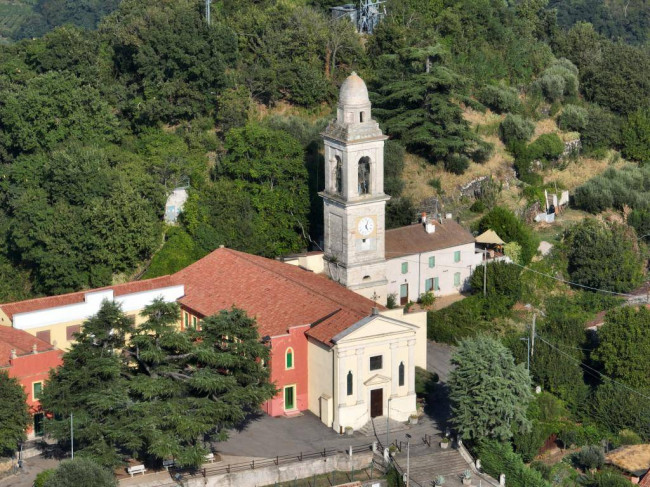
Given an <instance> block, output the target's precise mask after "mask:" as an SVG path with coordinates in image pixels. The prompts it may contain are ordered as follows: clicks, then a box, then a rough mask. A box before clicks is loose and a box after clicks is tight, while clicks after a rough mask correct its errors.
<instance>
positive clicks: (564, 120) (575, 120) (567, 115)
mask: <svg viewBox="0 0 650 487" xmlns="http://www.w3.org/2000/svg"><path fill="white" fill-rule="evenodd" d="M557 124H558V126H559V127H560V128H561V129H562V130H573V131H576V132H582V131H583V130H584V128H585V127H586V126H587V110H585V109H584V108H582V107H579V106H576V105H567V106H566V107H564V111H563V112H562V113H561V114H560V116H559V117H558V119H557Z"/></svg>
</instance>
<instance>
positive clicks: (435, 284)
mask: <svg viewBox="0 0 650 487" xmlns="http://www.w3.org/2000/svg"><path fill="white" fill-rule="evenodd" d="M433 290H434V291H440V281H438V278H437V277H434V278H433Z"/></svg>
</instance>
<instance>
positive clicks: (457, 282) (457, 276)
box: [454, 272, 460, 286]
mask: <svg viewBox="0 0 650 487" xmlns="http://www.w3.org/2000/svg"><path fill="white" fill-rule="evenodd" d="M454 286H460V272H456V273H455V274H454Z"/></svg>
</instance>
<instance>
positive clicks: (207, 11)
mask: <svg viewBox="0 0 650 487" xmlns="http://www.w3.org/2000/svg"><path fill="white" fill-rule="evenodd" d="M211 3H212V0H205V21H206V22H207V23H208V25H211V19H210V4H211Z"/></svg>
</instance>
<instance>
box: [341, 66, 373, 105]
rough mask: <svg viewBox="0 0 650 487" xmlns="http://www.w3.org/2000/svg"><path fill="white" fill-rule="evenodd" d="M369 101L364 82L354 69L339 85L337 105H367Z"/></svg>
mask: <svg viewBox="0 0 650 487" xmlns="http://www.w3.org/2000/svg"><path fill="white" fill-rule="evenodd" d="M368 103H370V98H369V97H368V88H367V87H366V83H365V82H364V81H363V80H362V79H361V78H360V77H359V75H358V74H357V73H355V72H354V71H353V72H352V74H351V75H350V76H348V77H347V78H346V79H345V81H344V82H343V84H342V85H341V91H340V92H339V105H341V106H344V105H367V104H368Z"/></svg>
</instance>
